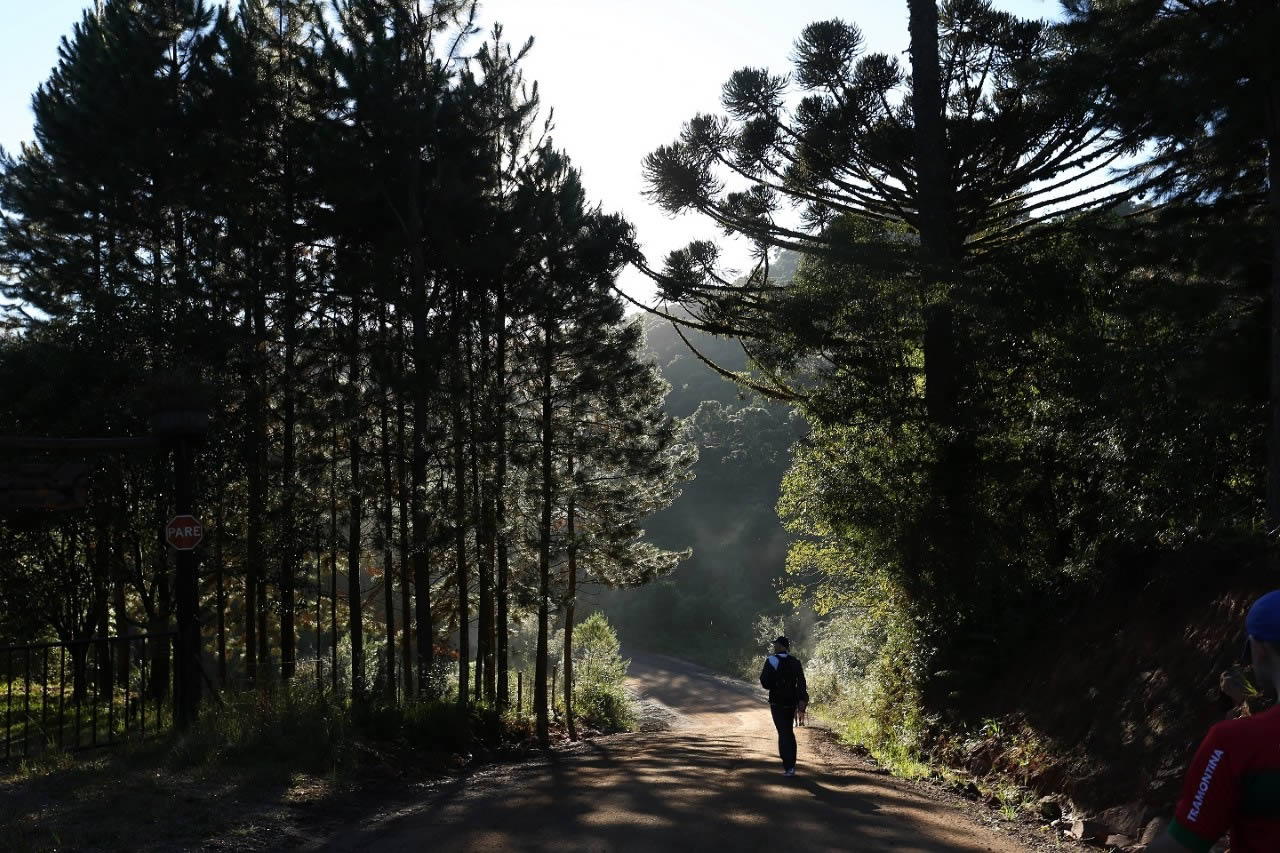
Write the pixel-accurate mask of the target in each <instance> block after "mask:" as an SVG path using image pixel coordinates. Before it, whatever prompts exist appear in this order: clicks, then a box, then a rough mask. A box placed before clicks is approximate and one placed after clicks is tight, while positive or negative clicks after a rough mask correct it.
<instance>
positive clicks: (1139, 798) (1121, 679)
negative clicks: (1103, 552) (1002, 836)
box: [939, 545, 1280, 826]
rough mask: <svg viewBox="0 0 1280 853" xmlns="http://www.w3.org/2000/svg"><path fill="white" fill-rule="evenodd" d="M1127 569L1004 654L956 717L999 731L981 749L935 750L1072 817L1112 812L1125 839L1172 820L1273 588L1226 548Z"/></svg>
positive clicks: (1266, 566)
mask: <svg viewBox="0 0 1280 853" xmlns="http://www.w3.org/2000/svg"><path fill="white" fill-rule="evenodd" d="M1127 569H1128V570H1127V571H1126V570H1125V569H1124V568H1121V569H1119V570H1117V572H1116V573H1115V574H1114V575H1113V576H1112V579H1111V580H1110V582H1109V583H1108V585H1107V586H1106V587H1104V588H1103V589H1102V590H1100V591H1097V592H1095V593H1092V594H1088V595H1085V594H1081V595H1080V596H1078V597H1077V598H1076V599H1075V600H1073V601H1070V602H1067V603H1066V604H1064V605H1061V606H1059V607H1057V609H1056V610H1055V611H1054V612H1052V613H1047V614H1045V615H1044V618H1043V619H1042V620H1040V625H1041V627H1040V628H1038V629H1037V630H1036V631H1035V632H1034V633H1033V634H1030V635H1028V636H1027V637H1026V638H1025V639H1024V640H1023V641H1022V642H1020V643H1019V644H1018V645H1017V647H1016V648H1012V649H1004V650H1002V652H1001V655H1002V657H1003V665H1002V666H1001V667H1000V668H999V670H998V675H997V676H996V677H995V678H994V679H993V682H992V683H991V684H990V685H987V686H985V688H984V689H983V690H981V691H975V692H974V693H973V694H971V697H972V698H970V699H968V700H967V701H966V703H965V708H964V716H965V717H967V718H968V719H969V720H970V725H971V728H970V730H971V731H981V730H982V728H983V726H982V724H983V721H994V722H995V725H994V726H992V725H989V724H988V726H987V727H986V733H985V736H984V737H983V738H982V739H981V740H980V741H979V742H978V743H976V744H975V743H974V741H973V740H972V739H969V740H967V742H965V743H963V744H962V743H961V742H960V741H961V739H960V738H958V737H957V738H954V739H952V741H951V742H947V739H946V738H944V739H943V742H942V743H940V745H939V746H940V749H939V754H941V755H945V756H946V758H947V760H948V761H950V762H952V763H954V764H956V765H958V766H961V767H966V768H967V769H968V770H969V771H971V772H972V773H974V775H975V776H977V777H985V778H987V779H995V778H997V777H998V776H1001V775H1002V776H1004V777H1007V778H1009V779H1012V780H1013V781H1016V782H1019V783H1022V784H1026V785H1029V786H1030V787H1031V788H1033V789H1035V790H1036V791H1038V792H1040V793H1042V794H1062V795H1063V796H1064V797H1065V798H1068V799H1069V800H1070V803H1071V804H1072V805H1073V806H1074V807H1075V809H1076V810H1077V811H1078V812H1079V813H1086V814H1098V813H1100V812H1102V811H1104V810H1107V809H1115V811H1114V812H1112V816H1113V820H1116V821H1119V820H1124V821H1125V822H1127V824H1128V825H1129V826H1132V825H1134V824H1137V823H1141V822H1144V821H1145V820H1146V819H1149V818H1152V817H1155V816H1158V815H1167V814H1169V813H1170V812H1171V811H1172V808H1173V805H1174V803H1175V801H1176V799H1177V795H1178V792H1179V790H1180V787H1181V783H1182V777H1183V774H1184V772H1185V770H1186V766H1187V763H1188V762H1189V761H1190V759H1191V757H1192V755H1193V754H1194V751H1195V748H1196V746H1197V745H1198V744H1199V742H1200V739H1201V738H1202V737H1203V736H1204V734H1205V732H1206V731H1207V729H1208V728H1209V726H1210V725H1212V724H1213V723H1215V722H1217V721H1219V720H1221V719H1223V718H1224V717H1225V716H1226V715H1227V714H1228V713H1229V712H1230V710H1231V703H1230V702H1229V701H1226V700H1225V699H1224V697H1222V696H1221V694H1220V692H1219V678H1220V676H1221V674H1222V673H1223V672H1224V671H1226V670H1228V669H1229V668H1230V667H1231V666H1232V665H1233V664H1235V663H1236V661H1237V660H1238V659H1239V656H1240V651H1241V648H1242V644H1243V640H1244V615H1245V613H1246V611H1247V609H1248V607H1249V605H1250V604H1251V603H1252V602H1253V601H1254V600H1256V599H1257V597H1258V596H1260V595H1261V594H1263V593H1265V592H1268V591H1270V590H1271V589H1275V588H1276V587H1280V575H1277V573H1276V572H1275V569H1274V568H1273V567H1272V566H1271V565H1270V563H1269V561H1268V560H1267V559H1266V557H1265V555H1263V554H1260V553H1258V551H1257V550H1256V549H1249V548H1228V547H1223V546H1221V545H1219V546H1207V545H1206V546H1203V547H1199V548H1196V549H1191V550H1188V551H1184V552H1182V553H1179V554H1177V555H1163V556H1159V557H1149V556H1148V557H1143V556H1142V555H1135V556H1134V558H1133V562H1132V563H1130V564H1129V566H1128V567H1127ZM1116 807H1119V808H1118V809H1117V808H1116Z"/></svg>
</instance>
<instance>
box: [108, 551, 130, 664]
mask: <svg viewBox="0 0 1280 853" xmlns="http://www.w3.org/2000/svg"><path fill="white" fill-rule="evenodd" d="M114 565H115V569H114V572H115V579H114V584H113V587H112V591H111V609H112V610H114V611H115V616H116V636H117V637H122V638H123V637H128V636H129V635H131V634H132V633H133V626H132V625H130V624H129V605H128V597H127V591H126V586H127V584H128V577H127V575H128V571H127V569H128V566H127V564H126V563H125V557H124V541H123V540H122V538H121V537H120V532H119V529H118V528H117V530H116V539H115V560H114ZM131 645H132V644H131V643H120V644H119V645H118V648H117V649H116V683H117V684H123V685H128V683H129V669H130V666H131V661H130V653H129V650H130V647H131Z"/></svg>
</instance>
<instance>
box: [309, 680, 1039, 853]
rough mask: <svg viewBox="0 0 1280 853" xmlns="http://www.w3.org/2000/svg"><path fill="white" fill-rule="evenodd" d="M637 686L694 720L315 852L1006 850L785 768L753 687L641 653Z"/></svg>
mask: <svg viewBox="0 0 1280 853" xmlns="http://www.w3.org/2000/svg"><path fill="white" fill-rule="evenodd" d="M632 675H633V681H632V684H633V687H634V688H635V689H637V690H638V691H639V692H641V693H642V694H645V695H648V696H650V697H652V698H656V699H658V700H659V701H661V702H663V703H665V704H667V705H668V706H670V707H672V708H673V709H675V710H676V711H678V713H679V714H681V715H682V716H683V717H685V719H686V720H689V721H691V722H690V723H689V724H688V725H687V727H685V728H679V729H676V730H673V731H669V732H663V733H657V734H646V735H630V736H617V737H608V738H600V739H597V740H594V741H590V742H587V743H584V744H581V745H579V746H578V747H576V748H575V749H573V750H571V751H568V752H564V753H551V754H548V755H547V756H546V757H545V758H544V759H543V760H540V761H537V762H533V763H529V764H524V765H519V766H515V767H508V768H504V769H501V770H497V771H495V772H493V773H491V774H486V775H484V776H476V777H472V779H471V780H470V781H469V783H468V785H467V787H466V788H462V789H457V790H455V791H450V792H447V793H444V792H442V793H439V794H437V795H434V796H431V797H430V799H429V800H428V801H426V802H424V803H423V804H422V805H421V807H417V808H414V809H413V810H412V811H411V812H408V813H403V814H401V815H398V816H393V817H391V818H390V819H387V820H382V821H379V822H376V823H372V824H370V825H367V826H362V827H359V828H356V829H353V830H352V831H350V832H348V833H346V834H344V835H343V836H341V837H340V838H337V839H333V840H331V841H330V842H328V843H327V844H325V845H323V846H320V847H316V848H314V849H317V850H324V851H355V850H361V851H364V850H368V851H378V852H379V853H387V851H418V850H432V851H436V850H446V851H454V850H466V851H471V850H476V851H480V850H529V851H553V850H554V851H651V850H652V851H667V850H679V851H685V850H688V851H699V853H712V851H721V850H734V851H737V850H774V849H777V850H784V851H785V850H793V849H798V850H806V851H815V850H852V851H886V850H893V851H930V853H939V851H980V850H992V851H1015V850H1019V849H1021V848H1020V847H1018V846H1017V845H1016V844H1014V843H1012V842H1008V841H1006V840H1004V839H1001V838H999V837H998V836H994V835H990V834H988V833H986V832H984V831H982V830H980V829H979V828H978V827H976V826H974V825H973V824H971V823H969V822H968V821H966V820H964V819H963V818H962V817H961V816H959V815H958V814H956V813H954V812H949V811H946V810H943V809H941V807H940V806H939V805H938V804H937V803H935V802H933V801H931V800H929V799H927V798H924V797H922V796H920V795H919V794H917V793H915V792H913V791H911V790H910V789H907V788H904V787H902V786H898V785H895V784H893V783H892V782H889V781H886V780H885V779H884V778H883V777H878V776H875V775H871V774H867V773H863V772H861V771H858V770H857V769H856V768H851V767H846V766H836V765H831V766H828V765H823V764H821V763H816V764H813V765H806V764H805V763H804V762H805V760H806V759H809V758H811V756H806V755H805V753H804V752H803V751H802V756H801V770H800V775H799V776H797V777H794V778H786V777H784V776H783V775H782V773H781V765H780V763H779V762H778V760H777V759H776V758H775V757H773V750H774V743H775V740H776V738H775V734H774V731H773V727H772V725H771V724H770V723H769V718H768V713H767V711H766V709H765V705H764V702H763V700H762V697H761V696H760V695H759V691H753V690H752V689H751V687H750V685H745V684H743V683H742V682H734V681H732V680H730V679H725V678H723V677H720V676H716V675H714V674H712V673H708V672H706V671H705V670H699V669H697V668H696V667H690V666H688V665H687V664H683V662H680V661H670V660H669V659H654V658H651V657H648V656H646V657H645V658H644V659H643V660H638V661H637V665H636V666H634V667H633V669H632Z"/></svg>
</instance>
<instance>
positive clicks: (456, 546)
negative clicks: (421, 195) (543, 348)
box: [449, 296, 471, 707]
mask: <svg viewBox="0 0 1280 853" xmlns="http://www.w3.org/2000/svg"><path fill="white" fill-rule="evenodd" d="M459 302H460V300H459V299H458V298H457V297H456V296H455V297H454V304H453V308H454V316H455V318H456V317H457V316H458V311H459V309H460V307H461V306H460V304H459ZM457 325H458V324H457V322H456V320H455V328H456V327H457ZM458 331H459V332H460V331H461V330H460V329H458ZM462 358H463V351H462V345H461V343H459V344H458V346H456V347H455V348H454V354H453V366H452V368H451V370H450V374H451V376H450V380H451V381H450V392H451V393H450V395H449V396H450V398H451V401H450V408H451V409H452V410H453V550H454V561H455V564H456V565H455V569H456V573H457V574H456V583H457V591H458V704H459V705H461V706H464V707H465V706H466V704H467V700H468V696H467V694H468V691H469V689H470V687H471V682H470V675H471V671H470V670H471V667H470V664H471V636H470V633H471V608H470V596H471V590H470V585H469V579H468V576H467V575H468V572H467V467H466V458H465V456H464V455H463V444H464V443H465V441H466V433H465V429H464V425H463V412H462V406H463V399H462V398H463V388H462V381H463V379H462V365H461V363H460V362H461V360H462Z"/></svg>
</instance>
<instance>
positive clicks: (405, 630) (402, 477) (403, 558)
mask: <svg viewBox="0 0 1280 853" xmlns="http://www.w3.org/2000/svg"><path fill="white" fill-rule="evenodd" d="M400 329H401V331H403V326H401V327H400ZM400 349H401V351H403V347H401V348H400ZM399 367H400V369H399V370H398V371H397V373H399V375H400V376H404V362H403V360H401V361H400V362H399ZM407 467H408V466H407V465H406V464H405V425H404V395H403V394H399V393H398V394H396V497H397V499H398V501H399V504H400V531H399V532H400V624H401V626H402V628H401V631H400V652H401V661H400V670H401V672H402V673H403V675H404V695H405V697H409V696H412V695H413V692H414V691H413V639H412V633H411V632H410V630H409V626H410V625H411V624H412V619H413V614H412V611H411V609H410V608H411V602H410V597H409V596H410V593H409V588H410V586H411V584H410V583H409V482H408V470H407Z"/></svg>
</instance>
